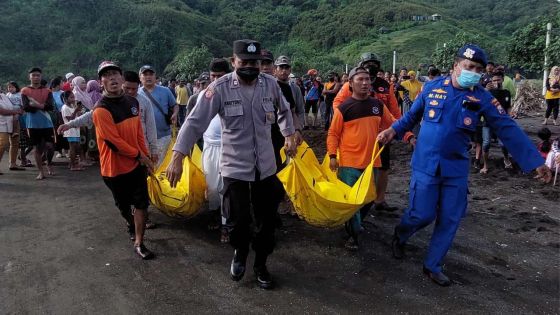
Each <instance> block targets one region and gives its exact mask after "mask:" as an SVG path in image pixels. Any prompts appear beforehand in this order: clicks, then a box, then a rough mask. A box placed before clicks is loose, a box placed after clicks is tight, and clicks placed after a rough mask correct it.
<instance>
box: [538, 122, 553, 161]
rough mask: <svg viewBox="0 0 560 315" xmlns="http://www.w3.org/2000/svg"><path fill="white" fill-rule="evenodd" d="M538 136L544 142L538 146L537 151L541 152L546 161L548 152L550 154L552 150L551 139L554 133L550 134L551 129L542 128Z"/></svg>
mask: <svg viewBox="0 0 560 315" xmlns="http://www.w3.org/2000/svg"><path fill="white" fill-rule="evenodd" d="M537 136H538V137H539V139H541V140H542V142H541V143H539V144H538V145H537V149H538V150H539V152H540V154H541V156H542V157H543V159H546V157H547V155H548V152H550V149H551V147H552V143H551V142H550V138H551V137H552V132H550V129H548V128H546V127H545V128H541V129H540V130H539V131H538V132H537Z"/></svg>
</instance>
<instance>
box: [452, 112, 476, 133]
mask: <svg viewBox="0 0 560 315" xmlns="http://www.w3.org/2000/svg"><path fill="white" fill-rule="evenodd" d="M479 120H480V117H479V116H478V115H477V114H476V112H474V111H472V110H468V109H462V110H461V111H459V114H458V115H457V128H461V129H464V130H467V131H471V132H474V131H475V130H476V126H477V125H478V121H479Z"/></svg>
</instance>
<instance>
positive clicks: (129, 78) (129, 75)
mask: <svg viewBox="0 0 560 315" xmlns="http://www.w3.org/2000/svg"><path fill="white" fill-rule="evenodd" d="M123 77H124V80H125V81H126V82H134V83H138V84H140V76H138V73H136V72H134V71H125V72H124V73H123Z"/></svg>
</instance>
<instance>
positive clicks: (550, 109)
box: [544, 98, 560, 120]
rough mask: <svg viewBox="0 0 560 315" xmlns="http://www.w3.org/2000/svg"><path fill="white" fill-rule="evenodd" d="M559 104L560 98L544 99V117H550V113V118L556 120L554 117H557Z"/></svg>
mask: <svg viewBox="0 0 560 315" xmlns="http://www.w3.org/2000/svg"><path fill="white" fill-rule="evenodd" d="M559 104H560V98H555V99H551V100H546V113H545V114H544V117H545V118H548V117H550V114H552V118H553V119H555V120H556V118H558V105H559Z"/></svg>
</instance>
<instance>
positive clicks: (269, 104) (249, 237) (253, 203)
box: [167, 40, 296, 289]
mask: <svg viewBox="0 0 560 315" xmlns="http://www.w3.org/2000/svg"><path fill="white" fill-rule="evenodd" d="M260 50H261V45H260V43H259V42H257V41H254V40H238V41H235V42H234V43H233V57H232V60H231V62H232V65H233V67H234V68H235V72H232V73H229V74H226V75H225V76H223V77H221V78H220V79H218V80H216V81H214V82H213V83H211V84H210V86H209V87H208V88H207V89H206V91H205V92H204V95H202V96H201V97H200V101H199V102H197V106H195V108H194V109H193V111H192V112H191V114H190V115H189V116H188V117H187V119H186V121H185V123H184V125H183V127H182V128H181V130H180V132H179V135H178V138H177V142H176V144H175V146H174V147H173V157H172V159H171V163H170V165H169V167H168V168H167V178H168V180H169V182H170V183H171V185H172V187H174V186H175V185H176V184H177V182H178V181H179V179H180V178H181V173H182V165H183V159H184V158H185V156H187V155H189V154H190V152H191V149H192V147H193V145H194V143H195V142H196V140H197V139H199V138H200V137H201V136H202V134H203V132H204V131H205V130H206V128H207V126H208V124H209V123H210V121H211V120H212V118H214V116H215V115H216V114H219V115H220V119H221V124H222V156H221V161H220V168H221V175H222V177H223V184H224V187H223V190H222V194H223V206H222V212H223V215H224V217H225V218H226V226H227V227H228V228H229V229H230V243H231V244H232V246H233V247H234V249H235V251H234V256H233V260H232V263H231V268H230V274H231V278H232V279H233V280H234V281H239V280H241V279H242V278H243V275H244V274H245V265H246V261H247V256H248V254H249V244H251V243H252V247H253V250H254V251H255V263H254V271H255V275H256V278H257V283H258V285H259V286H260V287H261V288H264V289H269V288H272V286H273V282H272V277H271V276H270V274H269V272H268V270H267V267H266V260H267V257H268V256H269V255H270V254H271V253H272V251H273V249H274V225H275V213H274V212H275V208H274V206H275V205H274V198H271V194H273V193H274V189H273V188H274V186H273V183H274V182H273V180H274V177H273V175H274V174H275V172H276V163H275V158H274V150H273V147H272V141H271V136H270V126H271V125H272V124H274V123H275V119H276V115H275V112H276V114H277V117H278V120H277V122H278V125H279V126H280V132H281V133H282V135H283V136H284V137H285V147H286V153H287V154H288V155H290V156H293V155H294V154H295V150H296V144H295V141H294V133H295V129H294V126H293V121H292V115H291V112H290V106H289V104H288V103H287V102H286V100H285V99H284V97H283V96H282V92H281V91H280V88H279V87H278V83H277V82H276V80H275V79H274V78H273V77H271V76H268V75H263V74H259V63H260V59H261V58H262V57H261V51H260ZM253 219H254V220H253Z"/></svg>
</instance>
